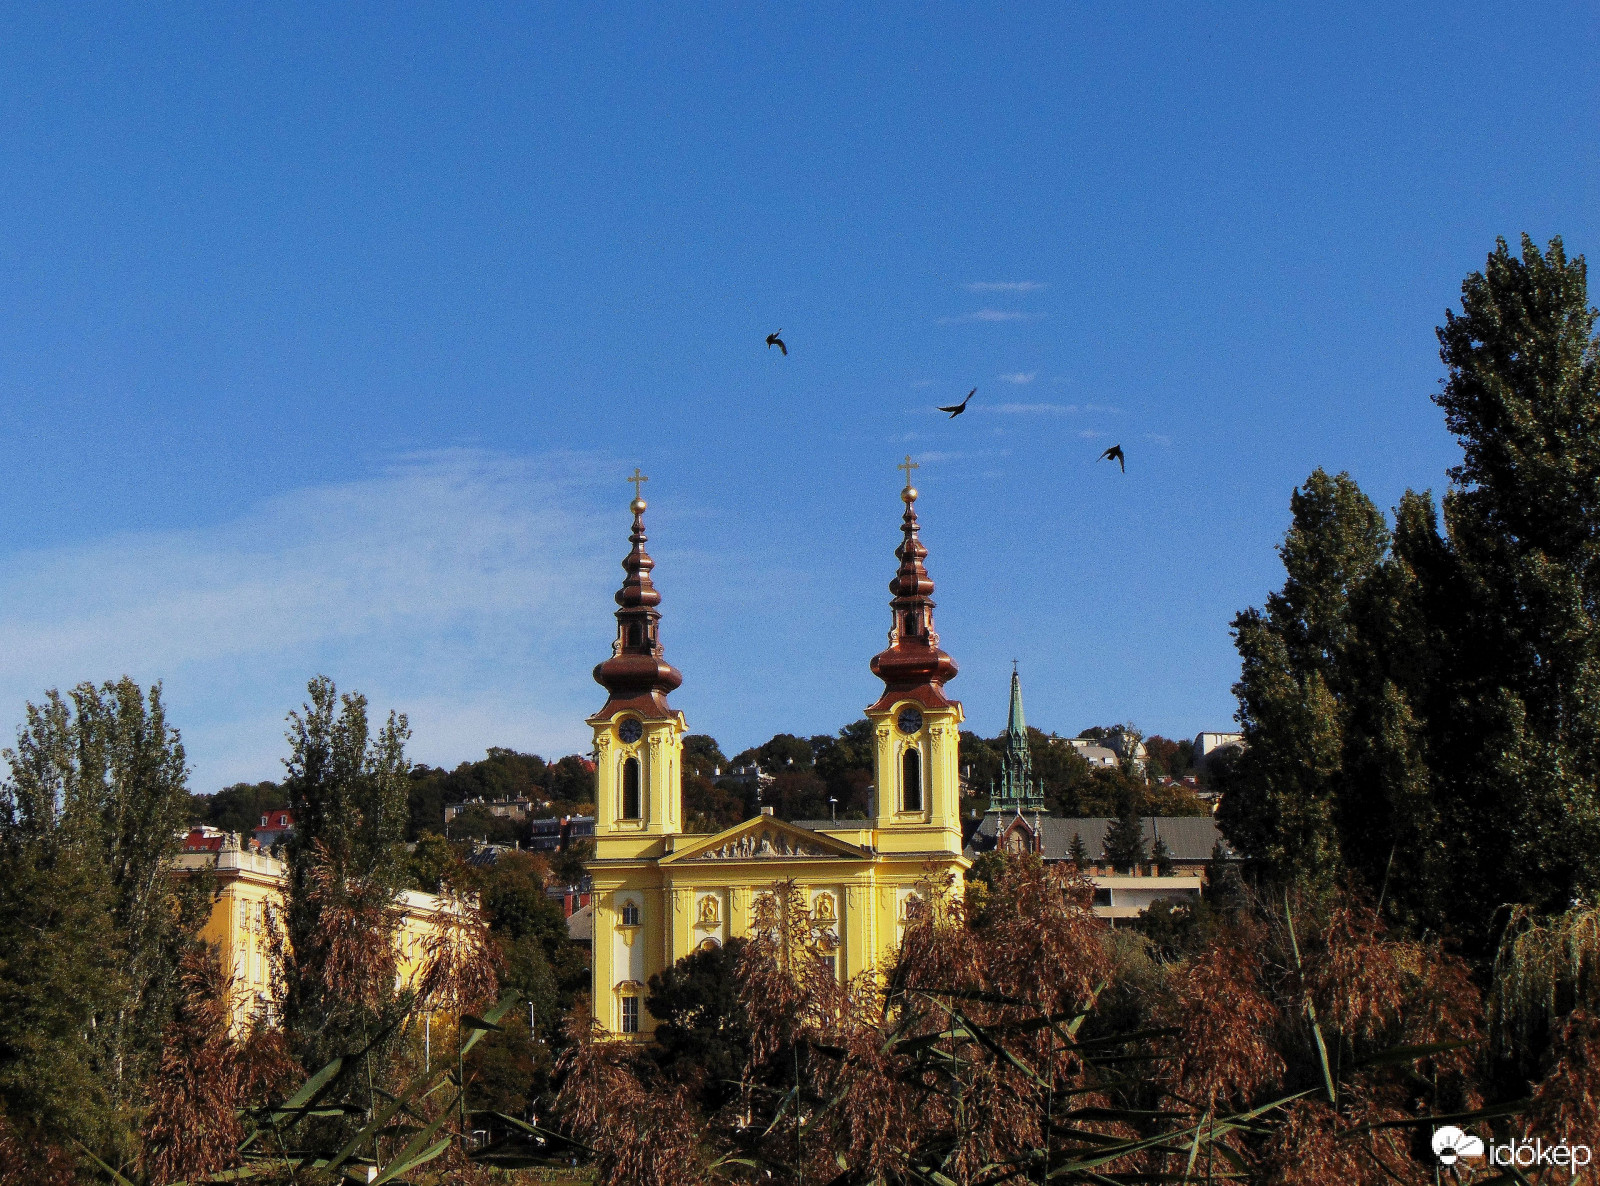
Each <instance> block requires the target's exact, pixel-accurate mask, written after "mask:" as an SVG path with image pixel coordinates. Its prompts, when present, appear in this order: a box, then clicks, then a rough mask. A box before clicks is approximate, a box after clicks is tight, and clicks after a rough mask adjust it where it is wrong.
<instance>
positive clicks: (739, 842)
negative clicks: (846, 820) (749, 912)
mask: <svg viewBox="0 0 1600 1186" xmlns="http://www.w3.org/2000/svg"><path fill="white" fill-rule="evenodd" d="M684 839H685V840H686V841H689V842H688V843H687V844H685V845H684V847H682V848H679V849H678V851H677V852H675V853H673V854H672V855H671V856H667V857H662V858H661V863H662V864H663V865H679V864H687V863H689V862H691V861H692V862H695V863H699V862H701V861H757V862H759V861H775V860H797V859H798V860H815V859H818V858H822V859H824V860H838V859H841V858H842V859H845V860H857V861H860V860H868V859H870V858H871V856H872V854H871V853H869V852H868V851H867V850H866V849H864V848H860V847H858V846H856V845H854V844H847V843H845V842H844V841H843V840H836V839H834V838H833V837H832V836H824V835H823V834H822V833H820V832H813V831H811V829H809V828H801V827H797V826H795V825H794V824H791V823H787V822H785V821H784V820H781V819H774V818H773V817H772V816H770V815H758V816H756V817H755V818H754V819H747V820H745V821H744V822H743V823H739V824H734V825H733V827H731V828H725V829H723V830H722V831H721V832H718V833H716V835H714V836H696V837H694V838H693V839H692V840H689V838H688V837H685V838H684Z"/></svg>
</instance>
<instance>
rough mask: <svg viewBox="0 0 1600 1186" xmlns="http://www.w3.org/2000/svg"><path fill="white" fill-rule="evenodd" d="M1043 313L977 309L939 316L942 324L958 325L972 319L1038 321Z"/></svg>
mask: <svg viewBox="0 0 1600 1186" xmlns="http://www.w3.org/2000/svg"><path fill="white" fill-rule="evenodd" d="M1043 316H1044V314H1043V313H1021V312H1018V311H1017V310H1016V309H975V310H973V311H972V312H971V313H961V314H959V315H957V316H954V317H941V318H939V324H940V325H958V324H960V323H962V322H972V321H989V322H994V321H1038V320H1039V319H1040V318H1041V317H1043Z"/></svg>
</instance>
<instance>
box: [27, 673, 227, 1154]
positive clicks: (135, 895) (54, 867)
mask: <svg viewBox="0 0 1600 1186" xmlns="http://www.w3.org/2000/svg"><path fill="white" fill-rule="evenodd" d="M4 757H5V759H6V761H7V763H8V764H9V767H10V777H9V778H8V779H7V780H6V782H5V784H4V786H3V788H0V1104H3V1106H4V1108H5V1110H6V1111H8V1112H9V1113H11V1114H12V1115H13V1116H19V1117H26V1118H28V1119H30V1120H33V1121H35V1122H38V1123H41V1124H43V1125H44V1126H45V1127H47V1128H54V1129H55V1130H56V1131H58V1132H69V1133H72V1134H73V1135H77V1136H81V1137H85V1138H91V1139H94V1140H98V1141H105V1140H107V1139H111V1138H114V1137H115V1132H116V1130H117V1128H118V1127H119V1125H120V1124H121V1122H122V1121H123V1120H125V1119H126V1114H127V1109H128V1108H129V1107H130V1105H132V1104H134V1103H136V1102H137V1099H138V1092H139V1090H140V1087H141V1083H142V1080H143V1078H144V1076H145V1074H146V1072H147V1071H148V1070H149V1068H150V1066H151V1065H152V1063H153V1060H154V1059H155V1058H156V1057H157V1055H158V1053H159V1049H160V1035H161V1029H162V1026H163V1024H164V1023H165V1022H166V1020H167V1019H168V1018H169V1017H170V1016H171V1015H172V1009H173V1006H174V1004H175V1003H176V999H177V994H178V991H179V985H178V963H179V960H180V958H181V956H182V954H183V952H184V950H185V948H186V946H187V944H188V943H190V942H191V941H192V934H193V932H194V930H195V929H196V928H197V927H198V925H199V923H200V922H201V920H202V916H203V912H204V909H205V905H206V904H205V903H204V902H202V901H198V900H196V898H195V896H194V895H192V894H186V893H185V892H184V887H183V886H181V885H180V884H178V883H176V882H174V880H173V879H172V878H171V877H170V876H169V875H168V870H167V864H168V862H169V861H170V860H171V859H172V858H173V857H174V856H176V854H177V852H178V850H179V848H180V846H181V843H182V839H181V838H182V834H183V825H184V821H185V819H186V817H187V812H188V808H189V796H188V789H187V786H186V778H187V767H186V764H185V760H184V753H183V746H182V744H181V742H180V740H179V737H178V734H177V731H176V730H174V729H172V728H170V727H169V726H168V725H167V723H166V713H165V709H164V707H163V705H162V702H161V689H160V686H159V685H157V686H155V687H153V688H151V689H150V690H149V692H148V694H147V693H145V692H144V691H143V690H142V689H141V688H140V687H139V686H138V685H137V684H136V683H134V682H133V681H132V680H131V679H128V678H126V677H124V678H123V679H121V680H118V681H116V682H108V683H105V684H103V685H101V686H99V687H96V686H95V685H93V684H87V683H86V684H80V685H78V686H77V687H75V688H73V689H72V691H71V692H70V693H69V694H68V695H67V696H62V695H61V694H60V693H58V692H56V691H51V692H49V693H47V694H46V696H45V699H44V702H43V703H42V704H38V705H35V704H29V705H28V706H27V719H26V723H25V724H24V726H23V727H22V728H21V729H20V730H19V732H18V735H17V743H16V746H15V748H13V749H7V750H6V751H4Z"/></svg>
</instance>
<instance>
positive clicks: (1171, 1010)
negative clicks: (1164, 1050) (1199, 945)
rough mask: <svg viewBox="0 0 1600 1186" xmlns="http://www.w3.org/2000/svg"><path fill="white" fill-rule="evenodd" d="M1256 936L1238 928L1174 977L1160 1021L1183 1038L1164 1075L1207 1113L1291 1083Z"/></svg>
mask: <svg viewBox="0 0 1600 1186" xmlns="http://www.w3.org/2000/svg"><path fill="white" fill-rule="evenodd" d="M1258 938H1259V935H1258V933H1257V932H1256V931H1255V930H1254V929H1253V928H1252V929H1248V930H1247V929H1244V928H1236V929H1234V930H1232V931H1230V932H1229V933H1227V934H1226V935H1224V936H1221V937H1219V939H1218V941H1216V942H1215V943H1213V944H1212V945H1211V946H1210V947H1207V948H1206V949H1205V950H1204V951H1202V952H1201V953H1200V954H1199V955H1197V956H1196V957H1195V958H1193V959H1192V960H1190V961H1189V962H1188V963H1187V964H1186V965H1184V966H1182V967H1181V968H1179V969H1177V970H1175V971H1174V973H1173V974H1172V977H1171V993H1170V995H1169V996H1167V998H1166V999H1165V1000H1162V1001H1161V1002H1159V1003H1158V1004H1157V1006H1156V1008H1155V1010H1154V1015H1153V1020H1154V1021H1155V1022H1156V1024H1157V1025H1160V1026H1163V1027H1172V1028H1175V1029H1177V1030H1178V1031H1179V1033H1178V1036H1177V1038H1176V1039H1175V1040H1174V1041H1173V1042H1172V1043H1171V1047H1172V1052H1171V1053H1170V1054H1168V1055H1167V1056H1166V1057H1165V1058H1164V1059H1162V1061H1161V1064H1160V1068H1159V1073H1160V1074H1161V1076H1162V1078H1163V1080H1164V1081H1165V1083H1166V1084H1167V1085H1168V1086H1169V1087H1170V1088H1171V1090H1173V1091H1175V1092H1176V1093H1177V1094H1178V1095H1179V1096H1180V1097H1182V1098H1184V1099H1187V1100H1189V1101H1191V1102H1192V1104H1193V1105H1194V1106H1195V1107H1196V1108H1197V1109H1198V1110H1201V1111H1210V1110H1211V1109H1212V1108H1213V1107H1221V1108H1232V1107H1243V1106H1246V1105H1247V1104H1248V1103H1249V1102H1250V1101H1251V1099H1252V1098H1253V1097H1254V1096H1255V1095H1256V1093H1258V1092H1260V1091H1261V1090H1263V1089H1264V1088H1265V1087H1267V1086H1268V1085H1269V1084H1274V1083H1278V1082H1280V1081H1281V1080H1282V1079H1283V1075H1284V1071H1285V1069H1286V1068H1285V1065H1284V1061H1283V1056H1282V1055H1281V1054H1279V1053H1278V1051H1277V1050H1276V1049H1275V1048H1274V1046H1273V1045H1272V1043H1271V1038H1272V1036H1273V1032H1274V1030H1275V1029H1276V1027H1277V1024H1278V1006H1277V1004H1276V1003H1275V1002H1274V1001H1273V1000H1272V999H1271V998H1270V997H1269V996H1268V995H1267V993H1266V991H1265V989H1264V988H1263V986H1262V984H1261V981H1260V977H1259V975H1258V971H1259V968H1260V957H1259V950H1258V948H1257V946H1256V944H1255V942H1253V941H1252V940H1255V939H1258Z"/></svg>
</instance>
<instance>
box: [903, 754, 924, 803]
mask: <svg viewBox="0 0 1600 1186" xmlns="http://www.w3.org/2000/svg"><path fill="white" fill-rule="evenodd" d="M900 810H901V811H921V810H922V754H921V753H920V752H919V751H918V750H916V749H914V748H909V747H908V748H907V749H906V752H905V753H904V754H903V755H901V758H900Z"/></svg>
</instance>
